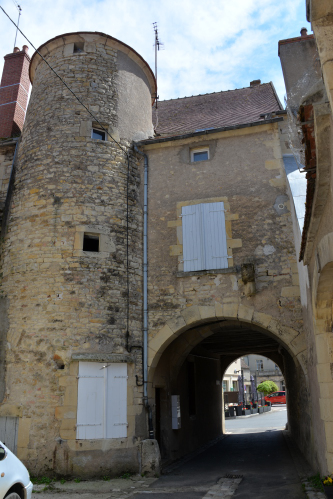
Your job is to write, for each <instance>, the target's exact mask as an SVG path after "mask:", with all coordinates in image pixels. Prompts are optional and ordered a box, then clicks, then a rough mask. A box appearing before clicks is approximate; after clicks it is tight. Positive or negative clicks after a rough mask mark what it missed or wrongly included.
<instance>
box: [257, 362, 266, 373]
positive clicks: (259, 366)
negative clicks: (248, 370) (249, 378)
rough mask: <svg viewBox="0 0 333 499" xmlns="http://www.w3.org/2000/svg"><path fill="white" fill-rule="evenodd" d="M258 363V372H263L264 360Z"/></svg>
mask: <svg viewBox="0 0 333 499" xmlns="http://www.w3.org/2000/svg"><path fill="white" fill-rule="evenodd" d="M256 363H257V371H263V370H264V363H263V361H262V360H256Z"/></svg>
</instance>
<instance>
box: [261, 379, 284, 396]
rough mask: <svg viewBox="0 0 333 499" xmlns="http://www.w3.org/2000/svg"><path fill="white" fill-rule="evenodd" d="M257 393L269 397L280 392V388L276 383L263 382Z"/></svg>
mask: <svg viewBox="0 0 333 499" xmlns="http://www.w3.org/2000/svg"><path fill="white" fill-rule="evenodd" d="M257 391H258V392H261V393H263V394H264V395H269V394H270V393H273V392H277V391H279V389H278V387H277V386H276V384H275V383H274V381H269V380H267V381H262V383H260V385H258V386H257Z"/></svg>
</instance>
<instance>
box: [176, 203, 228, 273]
mask: <svg viewBox="0 0 333 499" xmlns="http://www.w3.org/2000/svg"><path fill="white" fill-rule="evenodd" d="M181 216H182V227H183V262H184V272H189V271H196V270H212V269H224V268H227V267H228V248H227V235H226V228H225V216H224V203H223V202H219V203H202V204H194V205H190V206H183V207H182V215H181Z"/></svg>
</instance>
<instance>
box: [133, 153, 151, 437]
mask: <svg viewBox="0 0 333 499" xmlns="http://www.w3.org/2000/svg"><path fill="white" fill-rule="evenodd" d="M134 150H135V152H136V153H138V154H140V155H141V156H143V158H144V184H143V401H144V404H145V407H146V409H147V411H148V427H149V438H154V428H153V415H152V410H151V407H150V405H149V404H148V156H147V154H145V153H143V152H142V151H140V150H139V149H138V148H137V146H136V145H134Z"/></svg>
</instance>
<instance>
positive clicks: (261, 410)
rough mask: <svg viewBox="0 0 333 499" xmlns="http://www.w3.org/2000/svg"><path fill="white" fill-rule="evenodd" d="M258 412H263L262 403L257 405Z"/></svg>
mask: <svg viewBox="0 0 333 499" xmlns="http://www.w3.org/2000/svg"><path fill="white" fill-rule="evenodd" d="M258 412H259V414H262V413H263V412H264V408H263V406H262V405H259V407H258Z"/></svg>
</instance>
